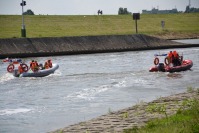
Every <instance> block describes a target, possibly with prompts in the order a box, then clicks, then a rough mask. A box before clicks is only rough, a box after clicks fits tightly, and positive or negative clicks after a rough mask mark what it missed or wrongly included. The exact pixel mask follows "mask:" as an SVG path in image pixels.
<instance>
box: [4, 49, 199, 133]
mask: <svg viewBox="0 0 199 133" xmlns="http://www.w3.org/2000/svg"><path fill="white" fill-rule="evenodd" d="M172 50H173V49H172ZM176 50H177V51H178V52H179V53H180V54H182V53H183V55H184V59H191V60H192V61H193V63H194V65H193V67H192V69H191V70H189V71H185V72H179V73H163V72H155V73H150V72H149V71H148V70H149V68H150V67H151V66H153V59H154V56H153V55H154V54H157V53H168V51H170V49H167V50H149V51H134V52H119V53H103V54H89V55H73V56H54V57H50V58H51V59H52V61H53V63H58V64H59V66H60V68H59V69H58V70H57V71H56V72H55V73H54V74H52V75H50V76H47V77H43V78H15V77H13V76H12V75H11V74H9V73H7V72H6V67H7V65H8V64H6V63H0V68H1V69H0V95H1V96H0V132H1V133H22V132H24V133H44V132H48V131H53V130H56V129H58V128H63V127H65V126H67V125H70V124H74V123H77V122H81V121H85V120H89V119H91V118H94V117H97V116H100V115H102V114H106V113H108V112H109V111H116V110H119V109H122V108H125V107H130V106H133V105H135V104H138V103H140V102H142V101H144V102H149V101H152V100H154V99H156V98H159V97H161V96H168V95H171V94H176V93H180V92H184V91H186V90H187V87H190V86H191V87H199V54H198V53H199V48H198V47H197V48H186V49H176ZM32 59H34V60H37V61H38V62H39V63H42V62H44V61H45V60H46V59H49V57H39V58H26V59H25V61H26V62H30V61H31V60H32ZM162 61H163V59H162Z"/></svg>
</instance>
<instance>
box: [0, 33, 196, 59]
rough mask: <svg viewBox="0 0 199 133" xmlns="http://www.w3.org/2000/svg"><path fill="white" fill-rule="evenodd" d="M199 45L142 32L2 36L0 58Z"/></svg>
mask: <svg viewBox="0 0 199 133" xmlns="http://www.w3.org/2000/svg"><path fill="white" fill-rule="evenodd" d="M186 47H199V44H194V45H193V44H183V43H178V42H174V41H171V40H165V39H160V38H156V37H152V36H147V35H143V34H135V35H110V36H107V35H103V36H81V37H46V38H12V39H0V58H1V59H3V58H6V57H10V58H19V57H21V58H23V57H39V56H56V55H73V54H91V53H106V52H123V51H137V50H154V49H167V48H186Z"/></svg>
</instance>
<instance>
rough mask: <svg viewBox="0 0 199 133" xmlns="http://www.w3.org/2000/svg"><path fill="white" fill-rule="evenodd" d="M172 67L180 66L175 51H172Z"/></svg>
mask: <svg viewBox="0 0 199 133" xmlns="http://www.w3.org/2000/svg"><path fill="white" fill-rule="evenodd" d="M172 62H173V65H174V66H180V65H181V61H180V59H179V54H178V53H177V52H176V51H173V61H172Z"/></svg>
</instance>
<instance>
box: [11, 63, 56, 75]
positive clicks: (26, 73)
mask: <svg viewBox="0 0 199 133" xmlns="http://www.w3.org/2000/svg"><path fill="white" fill-rule="evenodd" d="M58 68H59V65H58V64H53V65H52V68H49V69H43V70H39V71H37V72H32V71H28V72H24V73H21V74H18V69H15V70H14V72H13V75H14V76H15V77H45V76H48V75H50V74H52V73H54V72H55V70H57V69H58Z"/></svg>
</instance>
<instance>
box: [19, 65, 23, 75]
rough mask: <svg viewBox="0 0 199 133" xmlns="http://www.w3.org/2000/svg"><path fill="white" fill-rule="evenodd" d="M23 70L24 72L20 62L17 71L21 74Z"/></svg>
mask: <svg viewBox="0 0 199 133" xmlns="http://www.w3.org/2000/svg"><path fill="white" fill-rule="evenodd" d="M23 72H24V70H23V66H22V64H20V65H19V66H18V73H19V74H21V73H23Z"/></svg>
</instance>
